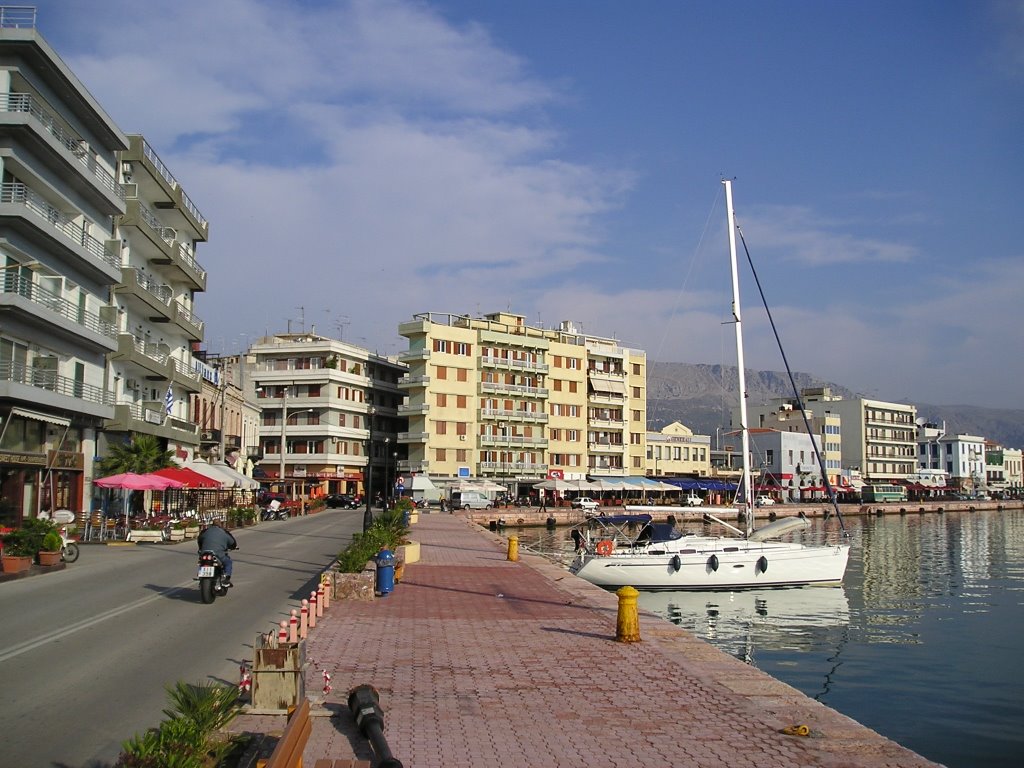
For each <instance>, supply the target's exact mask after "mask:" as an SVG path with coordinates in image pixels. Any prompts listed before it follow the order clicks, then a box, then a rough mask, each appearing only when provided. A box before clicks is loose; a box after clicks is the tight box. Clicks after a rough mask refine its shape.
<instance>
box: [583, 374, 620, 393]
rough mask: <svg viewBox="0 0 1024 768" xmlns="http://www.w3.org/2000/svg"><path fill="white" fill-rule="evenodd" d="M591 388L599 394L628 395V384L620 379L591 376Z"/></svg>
mask: <svg viewBox="0 0 1024 768" xmlns="http://www.w3.org/2000/svg"><path fill="white" fill-rule="evenodd" d="M589 381H590V386H592V387H593V388H594V389H595V390H596V391H597V392H610V393H612V394H614V395H624V394H626V382H624V381H623V380H622V379H620V378H616V377H612V376H595V375H594V374H591V375H590V377H589Z"/></svg>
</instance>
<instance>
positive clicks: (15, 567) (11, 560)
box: [0, 555, 373, 592]
mask: <svg viewBox="0 0 1024 768" xmlns="http://www.w3.org/2000/svg"><path fill="white" fill-rule="evenodd" d="M0 565H3V572H4V573H21V572H22V571H27V570H28V569H29V568H31V567H32V558H31V557H21V556H18V555H4V556H3V557H2V558H0ZM370 591H371V592H372V591H373V586H372V585H371V587H370Z"/></svg>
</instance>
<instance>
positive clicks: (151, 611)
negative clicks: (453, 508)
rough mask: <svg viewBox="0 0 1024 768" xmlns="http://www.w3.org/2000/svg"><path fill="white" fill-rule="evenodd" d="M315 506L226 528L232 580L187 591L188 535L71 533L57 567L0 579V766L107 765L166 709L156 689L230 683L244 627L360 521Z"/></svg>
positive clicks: (269, 623)
mask: <svg viewBox="0 0 1024 768" xmlns="http://www.w3.org/2000/svg"><path fill="white" fill-rule="evenodd" d="M362 519H363V512H362V510H327V511H325V512H321V513H319V514H316V515H311V516H308V517H299V518H293V519H291V520H283V521H276V522H264V523H260V525H258V526H256V527H254V528H247V529H244V530H239V531H235V532H234V533H235V536H236V538H237V540H238V544H239V551H238V552H236V553H234V558H233V559H234V561H235V569H234V579H233V580H234V583H235V587H234V588H233V589H232V590H231V591H230V592H229V593H228V595H227V596H225V597H223V598H217V600H216V601H215V602H214V603H213V604H211V605H203V604H202V602H201V601H200V599H199V590H198V582H196V581H193V578H192V577H193V576H194V575H195V570H196V545H195V542H194V541H191V542H183V543H180V544H170V545H164V544H139V545H135V546H116V547H108V546H103V545H83V547H82V556H81V557H80V558H79V560H78V562H77V563H74V564H72V565H69V566H68V567H67V569H66V570H63V571H60V572H57V573H53V574H46V575H41V576H36V577H32V578H28V579H21V580H18V581H10V582H5V583H3V584H0V617H2V627H3V628H2V630H0V632H2V638H3V639H2V640H0V732H2V736H0V765H2V766H18V767H19V768H35V766H39V767H40V768H106V766H112V765H113V764H114V763H115V762H116V760H117V755H118V753H119V752H120V746H121V742H122V741H124V740H126V739H128V738H129V737H131V736H132V735H133V734H135V733H139V732H142V731H145V730H146V729H147V728H149V727H152V726H155V725H157V724H158V723H159V722H160V721H161V720H163V719H165V716H164V715H163V709H164V708H165V707H166V706H167V705H168V702H167V696H166V691H165V688H166V686H169V685H173V684H174V683H175V682H177V681H179V680H181V681H186V682H206V681H220V682H223V683H228V684H231V685H237V683H238V680H239V667H240V666H241V664H242V663H243V662H250V663H251V661H252V648H253V643H254V641H255V638H256V636H257V635H258V634H259V633H261V632H266V631H269V630H270V629H271V628H272V627H275V626H276V625H277V623H278V622H279V621H280V620H281V619H283V618H287V617H288V614H289V611H290V610H291V609H292V608H295V607H297V606H298V603H299V601H300V600H301V599H302V598H304V597H306V598H308V597H309V593H310V592H311V591H312V590H313V588H314V587H315V585H316V583H317V580H318V576H319V574H320V573H321V571H323V570H324V569H325V568H326V566H327V565H328V564H329V563H330V562H331V560H333V559H334V557H335V556H336V555H337V554H338V552H340V551H341V550H342V549H344V548H345V547H346V546H348V544H349V542H351V540H352V533H354V532H356V531H359V530H362Z"/></svg>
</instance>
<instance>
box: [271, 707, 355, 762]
mask: <svg viewBox="0 0 1024 768" xmlns="http://www.w3.org/2000/svg"><path fill="white" fill-rule="evenodd" d="M312 732H313V721H312V720H311V719H310V716H309V699H303V700H302V703H301V704H299V706H298V707H297V708H296V709H295V711H293V712H292V713H291V714H290V715H289V716H288V724H287V725H286V726H285V728H284V733H282V734H281V738H280V739H278V741H277V746H276V747H274V751H273V752H271V753H270V757H269V758H268V759H266V760H257V761H256V768H302V752H303V750H304V749H305V748H306V742H307V741H309V735H310V734H311V733H312ZM313 768H370V761H369V760H317V761H316V765H315V766H314V767H313Z"/></svg>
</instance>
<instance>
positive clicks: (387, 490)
mask: <svg viewBox="0 0 1024 768" xmlns="http://www.w3.org/2000/svg"><path fill="white" fill-rule="evenodd" d="M390 447H391V438H390V437H385V438H384V509H385V510H386V509H387V508H388V501H389V500H390V499H391V473H390V472H389V469H388V457H389V456H390V455H391V454H390V452H389V451H388V449H389V448H390Z"/></svg>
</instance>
